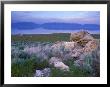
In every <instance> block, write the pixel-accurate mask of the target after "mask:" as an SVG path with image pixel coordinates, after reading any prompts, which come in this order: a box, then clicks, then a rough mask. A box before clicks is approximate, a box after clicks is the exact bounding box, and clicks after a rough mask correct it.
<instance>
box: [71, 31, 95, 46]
mask: <svg viewBox="0 0 110 87" xmlns="http://www.w3.org/2000/svg"><path fill="white" fill-rule="evenodd" d="M93 39H94V38H93V37H92V36H91V35H90V34H89V33H88V32H87V31H80V32H77V33H71V36H70V41H75V42H77V43H79V44H80V45H82V46H84V45H85V44H86V43H88V42H89V41H91V40H93Z"/></svg>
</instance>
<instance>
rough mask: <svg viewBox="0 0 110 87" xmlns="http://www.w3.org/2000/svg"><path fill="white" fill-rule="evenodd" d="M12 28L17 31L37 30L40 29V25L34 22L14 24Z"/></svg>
mask: <svg viewBox="0 0 110 87" xmlns="http://www.w3.org/2000/svg"><path fill="white" fill-rule="evenodd" d="M11 27H12V28H16V29H35V28H38V27H39V24H36V23H33V22H17V23H12V24H11Z"/></svg>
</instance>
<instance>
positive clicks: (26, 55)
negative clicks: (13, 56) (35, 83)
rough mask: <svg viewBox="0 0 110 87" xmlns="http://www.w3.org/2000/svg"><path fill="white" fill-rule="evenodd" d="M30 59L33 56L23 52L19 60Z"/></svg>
mask: <svg viewBox="0 0 110 87" xmlns="http://www.w3.org/2000/svg"><path fill="white" fill-rule="evenodd" d="M30 57H31V55H29V54H28V53H26V52H23V51H21V52H20V53H19V55H18V58H21V59H27V58H30Z"/></svg>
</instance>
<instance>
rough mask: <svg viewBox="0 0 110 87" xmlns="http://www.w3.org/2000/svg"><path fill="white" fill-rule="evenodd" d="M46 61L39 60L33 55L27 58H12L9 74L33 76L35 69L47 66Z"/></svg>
mask: <svg viewBox="0 0 110 87" xmlns="http://www.w3.org/2000/svg"><path fill="white" fill-rule="evenodd" d="M48 66H49V65H48V61H47V60H44V61H40V59H39V58H36V57H33V58H29V59H19V58H15V59H12V63H11V75H12V76H13V77H31V76H34V73H35V70H36V69H44V68H46V67H48Z"/></svg>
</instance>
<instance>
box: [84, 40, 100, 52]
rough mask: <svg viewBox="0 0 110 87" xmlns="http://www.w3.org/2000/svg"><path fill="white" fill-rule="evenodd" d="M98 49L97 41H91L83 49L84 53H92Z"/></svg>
mask: <svg viewBox="0 0 110 87" xmlns="http://www.w3.org/2000/svg"><path fill="white" fill-rule="evenodd" d="M97 47H98V45H97V43H96V41H95V40H92V41H89V42H88V43H87V44H86V45H85V47H84V48H83V50H84V52H91V51H93V50H95V49H96V48H97Z"/></svg>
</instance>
